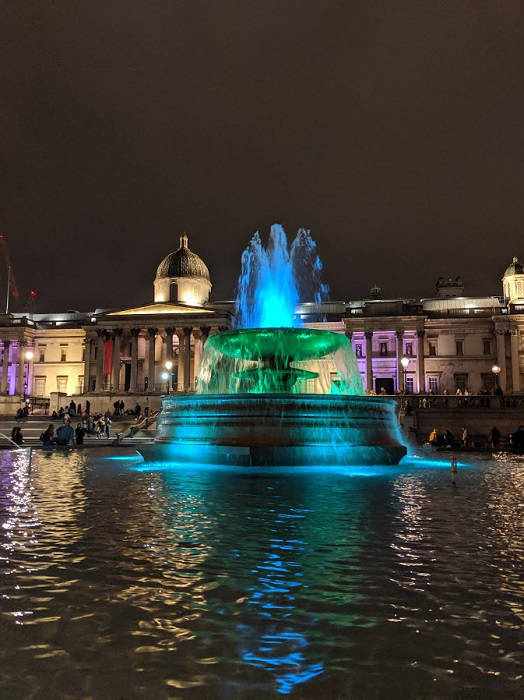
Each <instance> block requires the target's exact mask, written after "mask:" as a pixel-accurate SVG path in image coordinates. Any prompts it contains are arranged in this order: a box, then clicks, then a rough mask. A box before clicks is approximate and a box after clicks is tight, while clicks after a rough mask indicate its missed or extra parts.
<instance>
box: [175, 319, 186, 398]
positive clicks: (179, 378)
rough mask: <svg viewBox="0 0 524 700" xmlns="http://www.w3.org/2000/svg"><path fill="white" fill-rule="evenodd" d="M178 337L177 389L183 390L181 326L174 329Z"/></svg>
mask: <svg viewBox="0 0 524 700" xmlns="http://www.w3.org/2000/svg"><path fill="white" fill-rule="evenodd" d="M176 335H177V338H178V364H177V387H176V390H177V391H184V367H185V363H184V353H185V346H186V344H185V335H184V329H183V328H177V329H176Z"/></svg>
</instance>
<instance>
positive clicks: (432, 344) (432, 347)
mask: <svg viewBox="0 0 524 700" xmlns="http://www.w3.org/2000/svg"><path fill="white" fill-rule="evenodd" d="M428 354H429V356H430V357H436V356H437V341H436V340H428Z"/></svg>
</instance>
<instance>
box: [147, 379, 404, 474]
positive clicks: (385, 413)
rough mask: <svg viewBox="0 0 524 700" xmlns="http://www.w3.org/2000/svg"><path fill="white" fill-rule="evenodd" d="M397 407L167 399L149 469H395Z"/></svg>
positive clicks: (333, 398)
mask: <svg viewBox="0 0 524 700" xmlns="http://www.w3.org/2000/svg"><path fill="white" fill-rule="evenodd" d="M395 409H396V404H395V402H394V400H393V399H388V398H383V397H374V396H345V395H338V396H337V395H323V394H250V393H247V394H194V395H184V396H166V397H164V398H163V399H162V411H161V413H160V416H159V419H158V424H157V435H156V438H155V443H154V444H153V445H149V446H143V447H140V452H141V453H142V455H143V456H144V458H145V459H146V460H147V461H153V462H159V461H160V462H165V461H169V462H175V461H184V462H192V463H213V464H226V465H238V466H302V465H304V466H305V465H337V464H343V465H362V464H386V465H391V464H398V462H399V461H400V460H401V459H402V457H404V455H405V454H406V448H405V447H404V446H403V445H402V444H401V442H400V440H399V439H398V435H399V431H398V425H397V417H396V410H395Z"/></svg>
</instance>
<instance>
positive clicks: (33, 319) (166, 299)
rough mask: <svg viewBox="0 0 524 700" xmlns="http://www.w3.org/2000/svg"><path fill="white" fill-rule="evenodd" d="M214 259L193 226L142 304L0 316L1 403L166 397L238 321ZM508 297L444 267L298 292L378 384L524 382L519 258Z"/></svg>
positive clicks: (8, 407)
mask: <svg viewBox="0 0 524 700" xmlns="http://www.w3.org/2000/svg"><path fill="white" fill-rule="evenodd" d="M211 289H212V284H211V279H210V275H209V270H208V268H207V266H206V264H205V263H204V261H203V260H202V259H201V258H200V257H199V256H198V255H196V253H194V252H192V251H191V250H190V248H189V242H188V238H187V236H186V235H182V236H181V238H180V246H179V248H178V249H177V250H176V251H174V252H173V253H170V254H169V255H168V256H166V258H164V260H162V262H161V263H160V265H159V266H158V269H157V272H156V276H155V279H154V282H153V302H151V303H145V304H144V305H143V306H139V307H132V308H123V309H106V310H97V311H93V312H88V313H79V312H76V311H68V312H64V313H54V314H34V313H14V314H9V315H4V316H0V351H1V352H0V413H2V414H4V415H5V414H7V415H9V414H12V413H14V412H16V410H17V408H19V407H20V405H21V402H23V401H25V400H26V399H29V400H30V401H31V402H33V403H34V404H35V405H38V404H41V405H42V406H47V405H51V407H54V405H55V404H56V405H59V404H60V403H65V402H68V401H69V400H71V398H73V399H74V400H75V401H80V402H85V401H86V400H89V401H90V402H91V404H92V406H93V409H94V410H99V409H105V408H107V407H110V406H111V404H112V402H113V401H114V400H116V399H124V400H125V401H126V402H127V403H131V402H141V403H143V402H144V401H146V402H147V403H149V405H150V406H151V407H156V406H157V405H158V404H159V402H160V397H161V395H162V394H164V393H166V392H167V391H172V392H191V391H194V390H195V385H196V377H197V376H198V371H199V367H200V361H201V358H202V351H203V345H204V343H205V341H206V339H207V337H208V336H209V335H210V334H212V333H216V332H218V331H221V330H224V329H227V328H230V327H231V324H232V316H233V311H234V309H233V305H232V303H231V302H223V303H211V302H210V301H209V297H210V292H211ZM502 293H503V294H502V296H501V297H468V296H465V295H464V288H463V284H462V281H461V280H460V279H459V278H455V279H440V280H438V281H437V286H436V290H435V294H434V296H433V297H431V298H423V299H384V298H382V294H381V293H380V290H379V289H378V288H376V287H375V288H373V289H372V290H371V292H370V294H369V296H368V297H367V298H364V299H360V300H352V301H348V302H328V303H323V304H309V303H304V304H300V305H299V306H298V308H297V315H298V316H299V317H300V318H301V320H302V323H303V324H304V325H306V326H309V327H312V328H320V329H325V330H332V331H335V332H340V333H345V334H346V335H347V337H348V338H349V339H350V340H351V344H352V346H353V350H354V352H355V355H356V358H357V364H358V368H359V371H360V373H361V376H362V379H363V382H364V386H365V388H366V390H367V391H368V392H376V393H384V392H385V393H396V392H404V391H405V392H408V393H444V392H447V393H455V392H456V390H457V389H461V390H462V391H464V390H466V389H467V390H468V391H470V392H471V393H479V392H481V391H484V390H485V391H492V390H493V389H494V387H495V385H496V384H497V383H498V384H499V385H500V387H501V388H502V390H503V391H504V392H505V393H520V392H521V391H523V390H524V341H523V340H522V339H523V337H524V270H523V267H522V265H521V264H520V263H519V261H518V259H517V258H514V259H513V261H512V263H511V264H510V265H509V266H508V268H507V269H506V271H505V273H504V276H503V278H502Z"/></svg>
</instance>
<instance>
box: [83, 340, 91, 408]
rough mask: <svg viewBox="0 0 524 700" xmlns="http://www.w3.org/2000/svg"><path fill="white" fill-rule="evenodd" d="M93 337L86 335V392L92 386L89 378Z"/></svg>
mask: <svg viewBox="0 0 524 700" xmlns="http://www.w3.org/2000/svg"><path fill="white" fill-rule="evenodd" d="M91 345H92V341H91V337H90V336H89V335H86V337H85V339H84V394H87V392H88V391H89V388H90V384H89V380H90V378H91V377H90V375H91Z"/></svg>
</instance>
